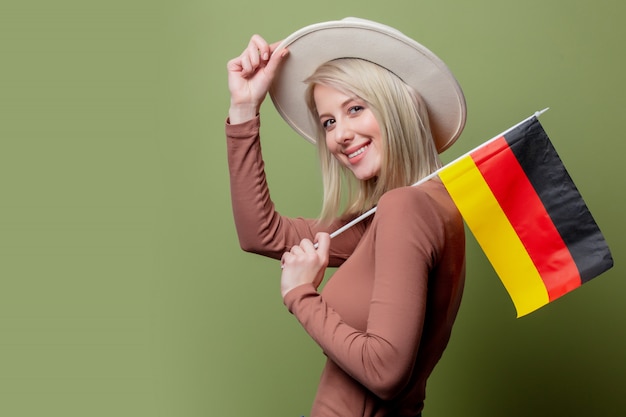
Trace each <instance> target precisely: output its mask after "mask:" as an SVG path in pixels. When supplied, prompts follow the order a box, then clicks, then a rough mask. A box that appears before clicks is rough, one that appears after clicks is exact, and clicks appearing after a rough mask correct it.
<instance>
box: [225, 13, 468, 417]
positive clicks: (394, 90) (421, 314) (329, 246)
mask: <svg viewBox="0 0 626 417" xmlns="http://www.w3.org/2000/svg"><path fill="white" fill-rule="evenodd" d="M228 75H229V77H228V78H229V89H230V93H231V105H230V109H229V118H228V120H227V124H226V134H227V140H228V158H229V169H230V176H231V193H232V202H233V212H234V218H235V224H236V227H237V232H238V236H239V241H240V244H241V247H242V248H243V249H244V250H246V251H250V252H254V253H258V254H261V255H264V256H269V257H272V258H275V259H277V260H280V261H281V268H282V274H281V293H282V296H283V300H284V303H285V305H286V307H287V308H288V310H289V311H290V312H291V313H292V314H293V315H294V316H295V317H296V319H297V320H298V321H299V322H300V323H301V324H302V326H303V328H304V330H305V331H306V332H307V333H308V334H309V335H310V336H311V337H312V338H313V339H314V340H315V342H316V343H318V344H319V346H320V347H321V348H322V349H323V352H324V354H325V355H326V356H327V361H326V365H325V367H324V369H323V371H322V376H321V379H320V383H319V387H318V391H317V394H316V397H315V400H314V403H313V406H312V410H311V416H312V417H319V416H341V417H348V416H413V417H415V416H421V413H422V409H423V407H424V399H425V395H426V394H425V389H426V381H427V379H428V377H429V375H430V374H431V372H432V370H433V368H434V367H435V365H436V364H437V362H438V361H439V359H440V358H441V355H442V354H443V352H444V349H445V347H446V345H447V343H448V341H449V338H450V334H451V331H452V326H453V323H454V320H455V318H456V314H457V311H458V308H459V305H460V301H461V294H462V290H463V283H464V278H465V237H464V227H463V222H462V219H461V216H460V214H459V213H458V211H457V209H456V207H455V205H454V204H453V202H452V200H451V199H450V197H449V195H448V194H447V192H446V190H445V188H444V186H443V185H442V183H441V182H440V181H439V180H437V179H431V180H428V181H426V182H424V183H422V184H421V185H419V186H415V187H414V186H412V185H413V184H414V183H415V182H417V181H418V180H420V179H422V178H424V177H426V176H427V175H428V174H430V173H432V172H433V171H435V170H436V169H437V168H438V167H440V165H441V163H440V160H439V156H438V153H439V152H442V151H443V150H445V149H446V148H448V147H449V146H450V145H451V144H452V143H453V142H454V141H455V140H456V139H457V138H458V136H459V135H460V133H461V131H462V129H463V127H464V124H465V101H464V98H463V94H462V91H461V89H460V87H459V86H458V84H457V82H456V80H455V79H454V77H453V76H452V74H451V73H450V72H449V70H448V69H447V67H446V66H445V65H444V64H443V62H442V61H441V60H440V59H439V58H437V57H436V56H435V55H434V54H432V52H430V51H429V50H427V49H426V48H424V47H423V46H422V45H420V44H418V43H417V42H415V41H414V40H412V39H410V38H408V37H406V36H404V35H403V34H401V33H400V32H398V31H397V30H395V29H393V28H390V27H388V26H385V25H381V24H379V23H376V22H371V21H367V20H362V19H344V20H341V21H332V22H323V23H319V24H315V25H311V26H308V27H306V28H303V29H301V30H299V31H297V32H295V33H294V34H292V35H291V36H290V37H288V38H286V39H285V40H284V41H283V42H281V43H276V44H268V43H267V42H266V41H265V40H264V39H263V38H262V37H260V36H258V35H254V36H252V38H251V40H250V43H249V45H248V47H247V48H245V50H244V51H243V52H242V54H241V55H239V56H238V57H236V58H234V59H232V60H231V61H229V63H228ZM268 93H269V94H270V95H271V97H272V100H273V101H274V104H275V106H276V108H277V110H278V111H279V113H280V114H281V115H282V116H283V117H284V119H285V120H286V121H287V123H289V124H290V125H291V126H292V127H293V128H294V129H295V130H296V131H297V132H298V133H299V134H301V135H302V136H303V137H304V138H305V139H307V140H309V141H311V142H314V143H317V148H318V152H319V156H320V165H321V170H322V176H323V183H324V184H323V185H324V199H323V202H322V210H321V214H320V217H319V218H317V219H302V218H287V217H284V216H281V215H280V214H279V212H278V211H277V210H276V209H275V206H274V203H273V201H272V200H271V198H270V194H269V190H268V187H267V183H266V179H265V173H264V163H263V159H262V154H261V148H260V134H259V130H260V116H259V109H260V106H261V103H262V102H263V100H264V99H265V98H266V96H267V94H268ZM344 197H345V201H346V204H343V205H342V201H344V200H343V199H342V198H344ZM372 207H376V212H375V214H374V215H372V216H370V217H367V218H366V219H364V220H363V221H361V222H359V223H357V224H355V225H354V226H352V227H350V228H348V229H347V230H345V231H344V232H343V233H341V234H339V235H337V236H336V237H334V238H333V239H332V240H331V238H330V236H329V234H330V233H332V232H333V231H335V230H337V229H339V228H340V227H342V226H343V225H345V224H346V223H347V222H349V221H350V220H352V219H354V218H355V217H357V216H359V215H361V214H362V213H364V212H366V211H367V210H369V209H371V208H372ZM328 266H332V267H338V269H337V270H336V272H335V273H334V274H333V276H332V277H331V278H330V280H329V281H328V283H327V284H326V285H325V286H324V290H323V291H322V292H321V293H320V292H318V286H319V285H320V283H321V280H322V278H323V276H324V272H325V270H326V268H327V267H328Z"/></svg>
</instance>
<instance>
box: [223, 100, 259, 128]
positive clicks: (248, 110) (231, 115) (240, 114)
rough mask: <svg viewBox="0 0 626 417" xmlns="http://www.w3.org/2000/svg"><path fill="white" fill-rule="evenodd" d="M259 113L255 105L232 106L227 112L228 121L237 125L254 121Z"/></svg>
mask: <svg viewBox="0 0 626 417" xmlns="http://www.w3.org/2000/svg"><path fill="white" fill-rule="evenodd" d="M258 113H259V107H258V106H257V105H255V104H251V103H246V104H232V103H231V105H230V109H229V110H228V119H229V120H230V123H231V124H239V123H243V122H247V121H248V120H252V119H254V118H255V117H256V116H257V114H258Z"/></svg>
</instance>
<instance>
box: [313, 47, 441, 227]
mask: <svg viewBox="0 0 626 417" xmlns="http://www.w3.org/2000/svg"><path fill="white" fill-rule="evenodd" d="M306 82H307V83H308V85H309V86H308V90H307V95H306V100H307V105H308V107H309V111H310V113H311V116H312V117H313V120H315V121H319V117H318V112H317V109H316V106H315V100H314V98H313V90H314V88H315V86H316V85H325V86H328V87H331V88H334V89H337V90H339V91H341V92H343V93H344V94H347V95H356V96H357V97H359V98H360V99H361V100H363V101H365V102H366V103H367V104H368V105H369V106H370V108H371V110H372V112H373V113H374V116H375V117H376V120H377V121H378V124H379V126H380V130H381V135H382V143H383V152H382V160H381V171H380V175H379V176H378V177H377V178H372V179H369V180H366V181H359V180H357V179H356V178H355V177H354V176H353V175H352V174H351V172H350V171H349V170H348V169H347V168H345V167H344V166H342V165H341V164H340V163H339V161H337V159H335V157H333V156H332V155H331V153H330V152H329V151H328V149H327V147H326V139H325V132H324V130H323V129H322V126H321V124H320V123H319V122H317V123H316V124H317V125H318V134H317V144H318V152H319V158H320V166H321V172H322V181H323V185H324V198H323V203H322V211H321V214H320V221H322V222H328V221H330V220H332V219H334V218H336V217H337V216H342V217H343V216H349V217H352V216H356V215H359V214H361V213H363V212H365V211H367V210H368V209H370V208H372V207H374V206H375V205H376V204H377V203H378V200H379V199H380V197H381V196H382V195H383V194H384V193H385V192H387V191H389V190H391V189H394V188H398V187H402V186H407V185H411V184H414V183H415V182H417V181H419V180H420V179H421V178H423V177H425V176H427V175H429V174H430V173H432V172H433V171H435V170H436V169H438V168H439V167H441V161H440V159H439V155H438V153H437V149H436V147H435V143H434V141H433V138H432V133H431V130H430V126H429V122H428V113H427V110H426V104H425V103H424V102H423V100H422V98H421V97H420V95H419V94H418V93H417V92H416V91H415V90H414V89H413V88H411V87H410V86H409V85H407V84H406V83H404V82H403V81H402V80H400V78H398V77H397V76H396V75H394V74H393V73H391V72H390V71H388V70H387V69H385V68H382V67H380V66H378V65H376V64H374V63H372V62H369V61H365V60H362V59H356V58H343V59H337V60H333V61H330V62H327V63H325V64H323V65H321V66H320V67H319V68H318V69H317V70H316V71H315V72H314V73H313V75H311V76H310V77H309V78H307V80H306ZM344 191H347V192H346V193H345V194H344ZM343 198H345V199H346V200H345V201H343Z"/></svg>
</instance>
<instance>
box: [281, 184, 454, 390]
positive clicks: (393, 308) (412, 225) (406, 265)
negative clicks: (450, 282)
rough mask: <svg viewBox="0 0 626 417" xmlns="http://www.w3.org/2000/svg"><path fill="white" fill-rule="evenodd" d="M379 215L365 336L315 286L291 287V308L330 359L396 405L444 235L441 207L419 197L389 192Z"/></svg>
mask: <svg viewBox="0 0 626 417" xmlns="http://www.w3.org/2000/svg"><path fill="white" fill-rule="evenodd" d="M389 194H391V196H390V195H389ZM390 197H391V198H390ZM376 216H377V220H375V223H374V224H373V225H372V227H375V230H374V231H373V232H374V233H376V237H375V239H376V242H375V254H374V257H375V266H374V274H375V276H374V286H373V293H372V297H371V301H370V306H369V315H368V318H367V329H366V330H365V331H361V330H359V329H356V328H354V327H352V326H350V325H348V324H347V323H346V322H345V321H344V320H342V317H341V316H340V315H339V314H338V313H337V312H336V311H334V310H333V309H332V308H331V307H330V306H329V305H328V304H327V303H326V302H325V300H324V297H323V296H321V295H320V294H318V293H317V291H315V288H314V286H313V285H301V286H299V287H296V288H294V289H292V290H291V291H290V292H288V293H287V295H286V296H285V304H286V306H287V307H288V308H289V310H290V311H291V312H292V313H293V314H294V315H295V316H296V317H297V319H298V320H299V321H300V323H301V324H302V325H303V327H304V328H305V330H306V331H307V332H308V333H309V334H310V335H311V337H312V338H313V339H314V340H315V341H316V342H317V343H318V344H319V345H320V346H321V347H322V349H323V350H324V352H325V353H326V355H327V356H328V357H329V358H330V359H331V360H332V361H334V362H335V363H336V364H337V365H338V366H340V367H341V368H342V369H343V370H344V371H345V372H346V373H348V374H349V375H350V376H352V377H353V378H354V379H356V380H357V381H359V382H360V383H361V384H363V385H364V386H365V387H367V388H368V389H369V390H370V391H372V392H373V393H374V394H376V395H377V396H378V397H380V398H382V399H391V398H393V397H394V396H395V395H397V394H398V392H399V391H400V390H401V389H402V388H403V387H404V386H405V385H406V384H407V382H408V381H409V379H410V377H411V373H412V371H413V367H414V364H415V360H416V356H417V351H418V349H419V347H420V342H421V337H422V331H423V326H424V322H425V315H426V305H427V303H426V299H427V295H428V283H429V272H430V271H431V269H432V268H433V266H434V265H435V264H436V262H437V259H438V256H439V253H440V251H441V248H443V246H444V240H445V231H444V226H443V225H442V220H441V219H440V218H439V214H438V211H437V207H436V204H434V203H432V201H430V199H429V197H428V196H425V195H423V194H419V193H415V192H410V193H407V192H403V191H399V192H394V191H392V192H391V193H388V194H386V195H385V196H383V198H382V199H381V201H380V204H379V206H378V211H377V213H376ZM345 297H350V294H345Z"/></svg>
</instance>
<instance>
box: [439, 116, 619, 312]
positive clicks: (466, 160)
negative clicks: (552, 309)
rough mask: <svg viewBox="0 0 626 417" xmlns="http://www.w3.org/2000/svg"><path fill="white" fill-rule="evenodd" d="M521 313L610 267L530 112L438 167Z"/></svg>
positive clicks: (570, 183) (566, 176)
mask: <svg viewBox="0 0 626 417" xmlns="http://www.w3.org/2000/svg"><path fill="white" fill-rule="evenodd" d="M438 175H439V177H440V178H441V180H442V181H443V183H444V184H445V186H446V188H447V190H448V192H449V193H450V195H451V196H452V199H453V200H454V202H455V204H456V205H457V207H458V208H459V211H460V212H461V215H462V216H463V218H464V220H465V222H466V224H467V226H468V228H469V229H470V230H471V232H472V234H473V235H474V236H475V237H476V240H477V241H478V243H479V245H480V246H481V248H482V249H483V251H484V252H485V255H486V256H487V258H488V259H489V261H490V262H491V264H492V266H493V268H494V270H495V271H496V273H497V274H498V276H499V277H500V279H501V280H502V283H503V284H504V287H505V288H506V290H507V292H508V293H509V295H510V297H511V299H512V301H513V304H514V305H515V308H516V310H517V317H521V316H524V315H526V314H528V313H531V312H533V311H535V310H536V309H538V308H540V307H542V306H544V305H546V304H547V303H549V302H551V301H553V300H555V299H556V298H558V297H560V296H562V295H564V294H566V293H567V292H569V291H572V290H573V289H575V288H578V287H579V286H581V285H582V284H583V283H585V282H587V281H589V280H591V279H592V278H594V277H596V276H598V275H600V274H601V273H603V272H604V271H606V270H607V269H609V268H611V267H612V266H613V259H612V257H611V252H610V250H609V248H608V246H607V244H606V242H605V240H604V237H603V236H602V233H601V232H600V229H599V228H598V226H597V224H596V222H595V221H594V219H593V217H592V216H591V213H590V212H589V209H588V208H587V206H586V204H585V202H584V201H583V199H582V196H581V195H580V193H579V192H578V189H577V188H576V186H575V185H574V183H573V181H572V179H571V178H570V176H569V174H568V173H567V171H566V169H565V166H564V165H563V163H562V161H561V159H560V157H559V155H558V154H557V152H556V150H555V149H554V147H553V145H552V143H551V142H550V139H549V137H548V135H547V134H546V132H545V131H544V129H543V127H542V126H541V124H540V123H539V121H538V120H537V117H536V116H533V117H530V118H529V119H527V120H525V121H524V122H522V123H520V124H519V125H517V126H516V127H514V128H512V129H510V130H509V131H508V132H506V133H504V134H503V135H502V136H500V137H497V138H494V139H492V140H491V141H488V142H486V143H485V144H484V145H483V146H480V147H478V148H476V149H475V150H474V151H471V152H470V153H468V154H467V155H465V156H463V157H461V158H459V159H457V160H456V161H454V162H452V163H450V164H448V165H446V166H445V167H444V168H442V169H441V170H439V171H438Z"/></svg>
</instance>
